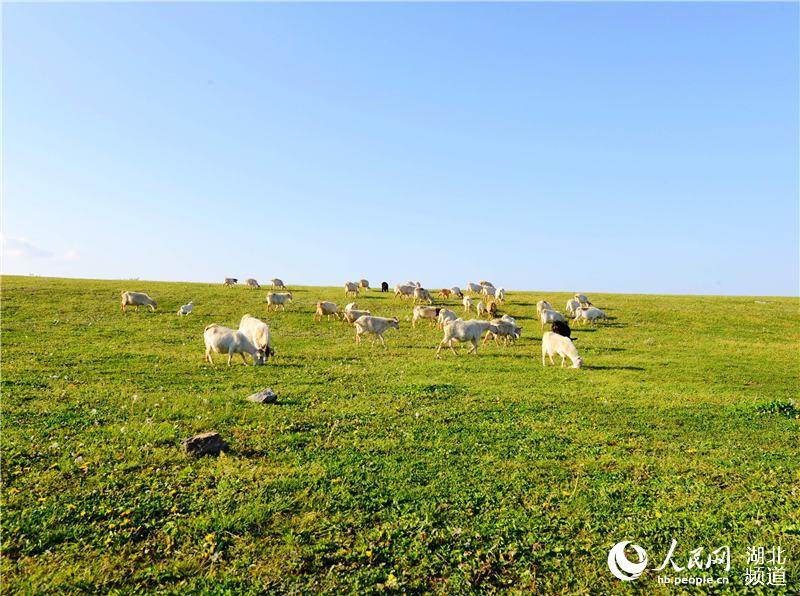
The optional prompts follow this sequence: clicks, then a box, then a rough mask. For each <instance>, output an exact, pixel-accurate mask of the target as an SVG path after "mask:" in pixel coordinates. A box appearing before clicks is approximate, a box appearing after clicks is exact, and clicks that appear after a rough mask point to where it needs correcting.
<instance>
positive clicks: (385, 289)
mask: <svg viewBox="0 0 800 596" xmlns="http://www.w3.org/2000/svg"><path fill="white" fill-rule="evenodd" d="M388 291H389V284H388V283H387V282H385V281H382V282H381V292H388Z"/></svg>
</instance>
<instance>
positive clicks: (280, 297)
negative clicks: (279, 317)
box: [267, 292, 292, 310]
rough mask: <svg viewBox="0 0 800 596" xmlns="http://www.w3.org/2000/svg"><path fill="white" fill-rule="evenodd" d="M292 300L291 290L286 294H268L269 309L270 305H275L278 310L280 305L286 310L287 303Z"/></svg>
mask: <svg viewBox="0 0 800 596" xmlns="http://www.w3.org/2000/svg"><path fill="white" fill-rule="evenodd" d="M291 301H292V293H291V292H286V293H285V294H278V293H276V292H270V293H269V294H267V310H269V308H270V306H274V307H275V310H278V307H279V306H282V307H283V310H286V303H287V302H291Z"/></svg>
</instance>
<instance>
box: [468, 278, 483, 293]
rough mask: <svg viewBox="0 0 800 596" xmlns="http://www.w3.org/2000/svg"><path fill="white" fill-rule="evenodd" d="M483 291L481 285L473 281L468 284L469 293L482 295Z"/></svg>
mask: <svg viewBox="0 0 800 596" xmlns="http://www.w3.org/2000/svg"><path fill="white" fill-rule="evenodd" d="M482 291H483V286H482V285H481V284H474V283H472V282H471V281H470V282H467V293H469V294H480V293H481V292H482Z"/></svg>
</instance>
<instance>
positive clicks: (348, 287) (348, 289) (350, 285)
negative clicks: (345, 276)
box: [344, 281, 358, 296]
mask: <svg viewBox="0 0 800 596" xmlns="http://www.w3.org/2000/svg"><path fill="white" fill-rule="evenodd" d="M344 295H345V296H358V284H357V283H356V282H354V281H346V282H344Z"/></svg>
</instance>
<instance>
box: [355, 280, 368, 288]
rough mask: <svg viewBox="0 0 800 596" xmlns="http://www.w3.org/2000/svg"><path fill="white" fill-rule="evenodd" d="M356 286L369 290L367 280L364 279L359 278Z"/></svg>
mask: <svg viewBox="0 0 800 596" xmlns="http://www.w3.org/2000/svg"><path fill="white" fill-rule="evenodd" d="M358 287H359V288H361V289H362V290H369V282H368V281H367V280H366V279H361V280H359V282H358Z"/></svg>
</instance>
